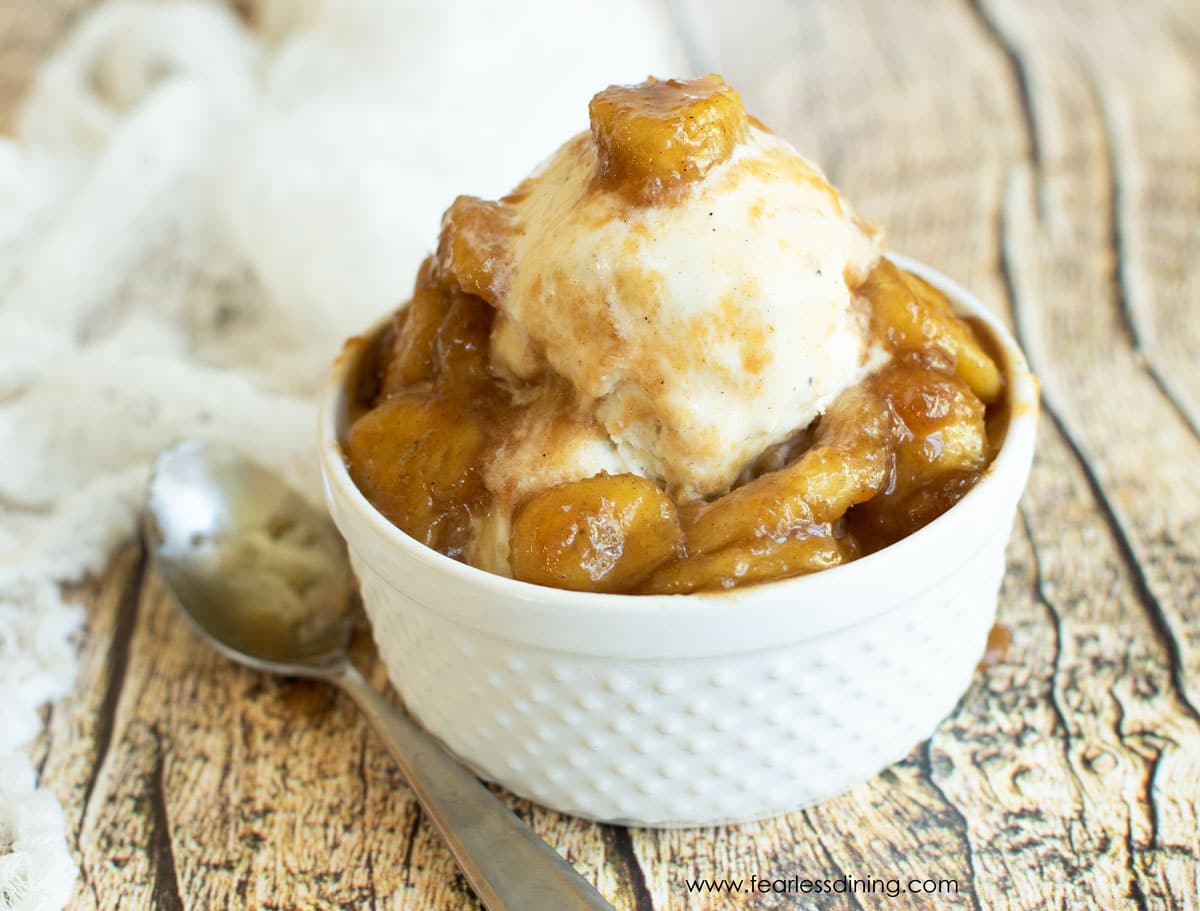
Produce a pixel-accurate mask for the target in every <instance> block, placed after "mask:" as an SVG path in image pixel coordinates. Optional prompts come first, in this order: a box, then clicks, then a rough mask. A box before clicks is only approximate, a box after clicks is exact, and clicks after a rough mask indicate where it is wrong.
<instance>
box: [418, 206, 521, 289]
mask: <svg viewBox="0 0 1200 911" xmlns="http://www.w3.org/2000/svg"><path fill="white" fill-rule="evenodd" d="M514 231H515V228H514V223H513V209H512V207H511V206H509V205H508V204H507V203H506V202H505V201H504V200H500V201H499V202H491V201H488V200H483V199H479V198H477V197H475V196H459V197H458V198H457V199H455V200H454V202H453V203H452V204H451V205H450V208H449V209H447V210H446V214H445V215H443V216H442V234H441V237H439V238H438V248H437V255H436V257H435V260H436V271H437V277H438V279H439V281H440V282H441V283H442V285H443V286H445V287H455V286H457V287H458V288H460V289H461V290H463V291H465V292H466V293H467V294H474V295H475V296H476V297H481V298H483V299H484V300H485V301H487V302H488V303H489V304H492V305H493V306H494V305H495V303H496V301H497V300H498V299H499V297H500V295H501V293H503V290H504V288H505V287H506V285H507V283H508V262H509V258H510V254H509V251H508V241H509V238H510V237H511V236H512V235H513V233H514Z"/></svg>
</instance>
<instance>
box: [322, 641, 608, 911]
mask: <svg viewBox="0 0 1200 911" xmlns="http://www.w3.org/2000/svg"><path fill="white" fill-rule="evenodd" d="M331 676H332V679H333V682H335V683H337V684H338V685H339V686H341V687H342V689H344V690H345V691H346V692H347V693H349V694H350V696H351V697H352V698H353V699H354V701H355V702H356V703H358V706H359V708H361V709H362V711H363V713H364V714H365V715H366V716H367V717H368V718H369V719H370V720H371V724H372V725H374V727H375V730H377V731H378V732H379V733H380V735H382V737H383V739H384V740H385V741H386V742H387V745H388V748H389V749H390V750H391V753H392V755H393V756H394V757H395V758H396V762H398V763H399V764H400V771H401V772H403V774H404V777H405V779H406V780H407V781H408V784H409V786H410V787H411V788H412V790H413V793H414V794H416V796H417V800H418V801H419V802H420V804H421V807H422V808H423V809H424V810H425V812H426V813H427V814H428V815H429V818H430V819H431V820H432V821H433V824H434V826H435V827H436V828H437V830H438V831H439V832H441V834H442V837H443V838H444V839H445V840H446V843H447V844H448V845H449V846H450V850H451V852H453V854H454V856H455V858H456V859H457V860H458V865H459V866H460V867H461V868H462V871H463V874H464V875H465V876H466V878H467V881H468V882H470V884H471V888H472V889H474V890H475V894H476V895H477V896H478V897H479V900H480V901H481V902H482V903H483V906H484V907H485V908H486V909H487V911H613V907H612V905H610V904H609V903H608V902H606V901H605V900H604V898H603V897H601V895H600V893H599V892H597V891H596V890H595V888H593V886H592V885H591V883H589V882H588V881H587V880H586V879H584V878H583V877H582V876H580V875H579V873H578V871H577V870H576V869H575V868H574V867H572V866H571V865H570V864H568V863H567V862H566V861H565V860H563V859H562V858H561V857H560V856H559V855H558V853H557V852H556V851H555V850H554V849H553V848H551V847H550V846H549V845H548V844H546V843H545V842H544V841H542V840H541V838H539V837H538V834H537V833H536V832H534V831H533V829H531V828H530V827H529V826H527V825H525V823H523V822H522V821H521V820H520V819H518V818H517V817H516V816H515V815H514V814H513V813H512V812H511V811H510V810H509V809H508V807H506V806H505V805H504V804H503V803H502V802H501V801H500V799H499V798H497V797H496V796H495V795H494V794H493V793H492V792H491V791H489V790H488V789H487V788H485V787H484V786H483V785H482V784H480V782H479V781H478V780H477V779H476V778H475V776H473V775H472V774H471V773H470V772H468V771H467V770H466V769H465V768H464V767H463V766H462V765H460V764H459V762H458V761H457V760H456V759H454V758H453V757H452V756H451V755H450V754H449V753H447V752H446V750H445V749H444V748H443V747H442V746H441V745H440V744H439V743H438V742H437V741H435V740H434V739H433V737H431V736H430V735H429V734H427V733H426V732H425V731H424V730H422V729H421V728H419V727H418V726H417V725H416V724H415V723H414V722H412V721H411V720H410V719H409V718H408V716H406V715H405V714H404V713H403V712H401V711H399V710H398V709H396V708H395V707H394V706H393V705H392V704H391V703H390V702H388V701H387V700H386V699H384V698H383V696H382V695H380V693H379V692H378V691H377V690H376V689H375V688H374V687H373V686H371V685H370V684H369V683H367V681H366V680H364V679H363V676H362V675H361V674H360V673H359V672H358V670H357V669H356V668H355V667H354V666H353V665H352V664H350V662H348V661H347V662H344V663H343V664H342V665H341V666H340V667H338V669H337V670H336V671H334V672H333V674H332V675H331Z"/></svg>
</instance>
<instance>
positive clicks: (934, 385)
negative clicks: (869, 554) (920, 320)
mask: <svg viewBox="0 0 1200 911" xmlns="http://www.w3.org/2000/svg"><path fill="white" fill-rule="evenodd" d="M872 385H873V387H874V388H875V389H877V390H878V391H879V393H880V394H881V395H883V396H885V397H886V398H887V400H888V401H889V402H890V403H891V406H892V410H893V411H894V413H895V414H896V416H897V417H898V418H899V420H900V427H899V428H898V430H899V433H898V434H897V444H896V453H895V467H894V472H893V475H892V482H891V483H890V484H889V485H888V487H887V489H886V490H885V491H883V492H881V493H880V494H879V495H878V496H876V497H875V498H874V499H872V500H871V501H870V502H867V503H864V504H862V505H861V506H858V507H856V508H855V509H854V510H852V511H851V513H850V522H851V524H852V527H853V528H854V530H855V532H856V533H857V534H858V535H859V536H860V537H861V538H862V539H863V542H864V544H866V545H867V546H868V547H870V548H871V549H876V548H878V547H882V546H885V545H887V544H890V543H892V542H893V541H897V540H899V539H900V538H902V537H904V536H905V535H907V534H909V533H911V532H913V531H915V530H916V529H918V528H920V527H921V526H922V525H925V524H927V523H929V522H930V521H932V520H933V519H935V518H937V517H938V516H939V515H941V514H942V513H943V512H945V511H946V510H947V509H949V508H950V507H951V506H952V505H954V503H956V502H957V501H958V500H959V498H960V497H962V495H963V494H964V493H966V491H967V490H969V489H970V487H971V486H972V484H973V483H974V482H975V480H976V479H977V478H978V475H979V472H980V471H982V470H983V468H984V467H985V466H986V465H987V462H988V438H987V430H986V425H985V421H984V407H983V403H982V402H980V401H979V399H978V398H977V397H976V396H975V395H974V394H973V393H972V392H971V390H970V389H969V388H968V387H967V385H966V384H965V383H964V382H963V381H962V380H960V379H959V378H958V377H957V376H952V375H950V374H947V373H942V372H940V371H938V370H933V369H930V368H928V367H925V366H923V365H921V364H919V363H915V362H903V361H901V362H896V363H893V364H891V365H890V366H889V367H887V368H886V369H885V370H884V371H882V372H881V373H880V374H879V375H878V376H877V377H875V378H874V379H873V381H872Z"/></svg>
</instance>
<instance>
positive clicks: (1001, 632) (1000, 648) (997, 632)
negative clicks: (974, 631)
mask: <svg viewBox="0 0 1200 911" xmlns="http://www.w3.org/2000/svg"><path fill="white" fill-rule="evenodd" d="M1012 641H1013V636H1012V630H1011V629H1009V628H1008V627H1007V626H1005V625H1004V624H1003V623H996V624H994V625H993V626H992V628H991V629H990V630H988V637H987V645H985V646H984V649H983V657H982V658H981V659H979V668H978V669H979V670H981V671H982V670H986V669H987V668H989V667H994V666H995V665H997V664H1000V663H1002V662H1003V661H1004V660H1005V659H1006V658H1007V657H1008V650H1009V648H1011V647H1012Z"/></svg>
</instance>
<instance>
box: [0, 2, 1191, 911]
mask: <svg viewBox="0 0 1200 911" xmlns="http://www.w3.org/2000/svg"><path fill="white" fill-rule="evenodd" d="M83 4H84V0H55V2H47V3H44V4H37V5H26V4H24V3H22V2H21V0H5V2H4V4H3V6H0V11H2V15H3V23H2V25H3V31H2V34H3V36H4V47H5V49H6V53H5V59H4V63H3V72H2V74H0V89H2V90H3V91H4V92H5V100H4V105H5V107H4V108H3V111H2V112H0V117H4V118H7V116H8V112H9V111H11V109H12V97H13V92H14V91H15V87H17V86H19V85H20V83H21V82H22V80H23V79H24V78H25V77H26V74H27V70H28V67H29V66H31V65H32V64H33V62H34V61H36V59H37V58H38V57H39V56H41V55H42V54H43V53H44V52H45V48H46V46H47V44H48V42H49V41H50V40H51V39H52V36H53V34H54V33H55V32H56V31H57V30H58V29H61V28H62V27H63V24H64V23H65V22H66V21H67V20H68V19H69V16H70V14H71V12H72V11H73V10H74V9H75V8H77V7H79V6H81V5H83ZM668 5H669V9H670V12H671V15H672V16H673V17H674V18H675V21H676V24H677V26H678V29H679V32H680V35H681V37H682V39H683V41H684V43H685V44H686V46H687V48H688V51H689V53H690V55H691V57H692V63H693V66H694V68H695V69H696V70H697V71H704V70H709V69H715V70H719V71H721V72H723V73H724V74H725V75H726V76H727V77H728V79H729V81H730V82H732V83H733V84H734V85H735V86H736V87H738V88H739V89H740V90H741V91H742V93H743V95H744V97H745V99H746V101H747V106H748V107H749V108H750V109H751V110H752V111H753V112H754V113H756V114H758V115H759V116H760V117H761V118H762V119H763V120H764V121H766V122H767V123H769V124H772V125H773V126H774V127H776V128H777V129H778V130H779V131H780V132H782V133H783V134H784V135H786V136H788V137H789V138H791V139H792V140H794V141H795V142H796V143H797V145H798V146H799V147H800V148H801V150H803V151H804V152H806V153H807V154H809V155H810V156H811V157H813V158H815V159H817V160H818V161H820V162H822V163H823V164H824V166H825V167H826V168H827V169H828V171H829V173H830V175H831V177H832V178H833V180H834V181H835V182H836V183H837V184H838V185H839V186H840V187H842V188H843V189H844V190H845V191H846V193H847V194H848V195H849V197H850V198H851V199H853V200H854V201H855V202H856V204H857V206H858V208H859V209H860V210H861V211H862V212H863V213H865V214H867V215H869V216H870V217H871V218H873V219H874V220H876V221H878V222H880V223H882V224H884V225H887V226H888V228H889V231H890V236H891V242H892V246H893V247H894V248H896V249H899V250H902V251H904V252H907V253H911V254H913V255H915V256H917V257H919V258H921V259H923V260H926V261H927V262H930V263H933V264H935V265H937V266H938V267H940V268H941V269H943V270H944V271H946V272H947V273H949V274H950V275H953V276H955V277H957V278H959V279H960V280H961V281H963V282H964V283H965V284H967V285H968V286H970V287H971V288H973V289H975V290H976V291H978V292H979V294H980V295H981V296H982V297H984V298H985V299H986V300H988V301H989V302H991V303H992V304H994V306H995V307H996V309H997V311H998V312H1000V313H1002V314H1003V315H1004V316H1005V318H1006V319H1008V321H1009V322H1010V323H1011V324H1012V325H1013V326H1015V327H1016V330H1017V332H1018V334H1019V336H1020V339H1021V341H1022V343H1023V344H1024V346H1025V349H1026V351H1027V352H1028V354H1029V356H1030V359H1031V361H1032V363H1033V365H1034V367H1035V369H1036V371H1037V372H1038V373H1039V374H1040V376H1041V379H1042V382H1043V386H1044V395H1045V398H1044V403H1045V411H1044V414H1045V419H1044V421H1043V422H1042V425H1041V430H1040V434H1039V439H1038V452H1037V459H1036V463H1035V466H1034V471H1033V477H1032V480H1031V482H1030V485H1029V489H1028V492H1027V494H1026V496H1025V499H1024V501H1023V504H1022V507H1021V510H1020V515H1019V516H1018V520H1017V523H1016V527H1015V530H1014V534H1013V538H1012V543H1011V546H1010V549H1009V560H1010V563H1009V572H1008V575H1007V578H1006V580H1005V583H1004V588H1003V593H1002V600H1001V605H1000V619H1001V622H1002V623H1003V624H1004V625H1005V626H1006V627H1007V628H1008V629H1009V630H1011V633H1012V643H1011V646H1010V647H1009V648H1008V650H1007V652H1006V653H1005V654H1004V655H1003V657H1002V658H1001V660H999V661H997V662H996V663H994V664H993V665H992V666H990V667H988V668H987V669H986V670H983V671H981V672H980V673H979V674H978V675H977V676H976V678H975V680H974V682H973V684H972V686H971V688H970V690H969V691H968V692H967V693H966V695H965V696H964V697H963V699H962V702H961V703H960V704H959V706H958V708H957V709H956V710H955V712H954V714H953V715H952V716H951V717H950V718H948V719H947V720H946V721H945V722H944V723H943V724H942V726H941V727H940V728H939V729H938V730H937V732H936V733H935V734H934V735H933V737H932V738H931V739H930V740H929V741H928V742H927V743H922V744H920V745H919V746H917V747H915V748H914V749H913V751H912V753H911V754H910V755H909V756H908V757H907V758H906V759H905V760H904V761H902V762H900V763H897V764H896V765H894V766H893V767H891V768H890V769H888V770H887V771H885V772H884V773H882V774H881V775H879V776H878V777H876V778H875V779H874V780H872V781H870V782H868V783H866V784H864V785H862V786H861V787H859V788H856V789H855V790H853V791H851V792H850V793H848V794H845V795H843V796H842V797H840V798H837V799H835V800H832V801H829V802H827V803H825V804H822V805H820V806H818V807H815V808H812V809H810V810H807V811H804V812H798V813H794V814H792V815H790V816H786V817H782V818H779V819H776V820H774V821H770V822H765V823H761V824H757V825H747V826H740V827H730V828H713V829H703V830H692V831H675V832H665V833H657V832H652V831H639V830H625V829H621V828H614V827H609V826H601V825H594V824H590V823H586V822H581V821H579V820H575V819H571V818H568V817H564V816H560V815H557V814H555V813H552V812H549V811H547V810H543V809H540V808H538V807H535V806H530V805H528V804H525V803H522V802H520V801H515V800H514V801H513V805H514V806H515V807H516V808H517V810H518V812H519V813H521V814H522V816H524V817H525V818H526V819H527V820H529V821H530V822H531V823H532V824H533V826H534V827H535V828H536V829H537V830H538V831H539V832H540V833H541V834H542V835H543V836H544V837H545V838H546V839H547V840H548V841H549V842H550V843H551V844H552V845H554V846H556V847H557V848H558V849H559V850H560V851H561V852H562V853H563V854H564V855H565V856H566V857H567V858H568V859H569V860H571V861H572V862H573V863H575V864H576V865H577V866H578V867H579V869H580V870H581V871H582V872H583V873H584V875H586V876H587V877H588V878H589V879H592V880H594V881H595V882H596V883H597V885H598V886H599V888H600V889H601V891H602V892H604V893H605V895H607V896H608V897H609V898H610V900H611V901H612V902H613V904H614V905H615V907H617V908H618V909H622V911H646V909H651V908H654V909H659V911H667V909H702V908H713V909H716V908H743V907H744V908H764V909H766V908H802V907H803V908H863V909H872V908H884V907H886V908H931V907H937V908H971V909H984V908H996V909H1037V908H1104V909H1116V908H1134V909H1185V908H1186V909H1191V908H1197V907H1200V884H1198V879H1200V872H1198V871H1200V841H1198V839H1200V835H1198V833H1200V819H1198V817H1200V711H1198V707H1200V548H1198V546H1197V542H1198V540H1200V481H1198V476H1200V359H1198V358H1197V352H1200V317H1197V315H1196V312H1195V311H1196V308H1197V307H1198V306H1200V3H1197V2H1195V0H1178V2H1174V3H1170V2H1154V3H1149V2H1147V3H1127V2H1121V0H1095V2H1090V0H1089V2H1085V0H1078V2H1067V0H1011V2H1007V0H1006V2H1001V0H979V2H974V3H973V2H967V0H895V2H885V0H878V2H871V0H844V2H837V3H834V2H824V3H822V2H798V0H748V2H745V3H737V4H733V3H722V2H717V0H671V2H670V3H669V4H668ZM18 24H19V26H20V27H19V28H18ZM582 101H583V100H582V99H581V103H582ZM80 597H81V598H83V600H84V601H85V602H86V604H87V608H88V634H87V637H86V640H85V641H84V642H83V644H82V671H81V673H80V676H79V682H78V686H77V688H76V691H75V693H74V695H72V696H71V697H70V698H68V699H66V700H65V701H64V702H62V703H61V704H59V705H58V706H56V707H55V708H54V709H53V710H52V712H51V714H50V719H49V727H48V731H47V733H46V735H45V736H44V737H43V738H42V739H41V740H40V741H39V742H38V743H37V744H35V747H34V752H35V760H36V761H37V762H38V763H39V764H40V769H41V776H42V780H43V782H44V783H45V784H46V785H48V786H49V787H50V788H51V789H52V790H53V791H54V792H55V793H57V794H58V795H59V796H60V797H61V798H62V800H63V801H64V803H65V807H66V815H67V820H68V827H69V830H70V832H71V834H72V839H73V848H74V850H75V852H76V856H77V858H78V861H79V864H80V867H81V871H82V875H81V877H80V881H79V887H78V890H77V894H76V900H75V902H74V907H77V908H86V909H91V908H105V909H108V908H121V909H125V911H132V909H138V908H161V909H168V911H169V909H177V908H199V909H221V908H244V907H246V908H288V909H290V908H345V909H351V908H353V909H383V908H387V909H392V908H404V909H413V911H451V909H466V908H474V907H476V904H475V902H474V899H473V898H472V896H471V894H470V892H469V891H468V889H467V888H466V886H465V884H464V882H463V880H462V878H461V877H460V876H459V875H458V874H457V873H456V871H455V867H454V864H453V862H452V861H451V859H450V857H449V855H448V853H447V852H446V850H445V849H444V848H443V847H442V845H441V844H440V843H439V841H438V838H437V836H436V835H435V834H434V833H433V832H432V831H431V829H430V828H429V826H428V825H427V823H426V821H425V820H424V819H423V818H422V816H421V813H420V812H419V811H418V809H417V807H416V805H415V804H414V802H413V799H412V797H411V796H410V794H409V792H408V791H407V790H406V788H405V787H404V785H403V784H402V783H401V781H400V778H399V776H398V775H397V773H396V771H395V769H394V768H393V766H392V762H391V760H390V759H389V758H388V756H387V755H386V754H385V753H384V751H383V749H382V747H381V746H380V744H379V742H378V741H377V740H376V738H375V737H374V736H372V734H371V733H370V732H369V731H368V730H367V729H366V727H365V726H364V724H363V722H362V720H361V719H360V718H359V716H358V714H357V713H356V712H355V711H354V709H353V708H352V707H351V706H350V704H349V703H348V702H347V701H346V700H345V699H343V698H341V697H338V696H335V695H334V694H333V693H332V692H331V691H329V690H326V689H322V688H319V687H313V686H309V685H303V684H297V683H287V682H277V681H274V680H269V679H266V678H265V677H262V676H259V675H256V674H253V673H249V672H244V671H241V670H237V669H235V668H234V667H232V666H231V665H230V664H228V663H226V662H225V661H223V660H221V659H220V658H217V657H215V656H214V655H213V654H211V653H210V652H209V651H208V650H207V649H206V648H205V647H204V646H203V645H202V644H201V643H200V642H199V641H198V640H197V639H196V638H195V637H194V636H193V635H192V634H191V633H190V632H189V630H188V629H186V628H185V627H184V626H183V624H182V623H181V622H180V621H179V619H178V618H177V617H176V616H175V615H174V614H173V613H172V610H171V608H170V607H169V606H168V605H167V603H166V602H165V601H164V599H163V592H162V588H161V586H160V584H159V581H158V579H157V578H156V577H155V575H154V573H153V571H152V570H151V569H150V568H148V567H147V565H146V561H145V559H144V557H143V555H142V554H141V553H140V551H139V550H138V548H137V547H136V546H132V545H131V546H130V547H128V548H127V549H126V550H125V551H124V552H123V553H122V554H121V555H120V556H119V557H118V558H117V559H116V560H115V561H114V563H113V564H112V567H111V569H110V570H109V571H108V572H107V573H106V574H105V575H104V577H103V578H101V579H99V580H96V581H95V582H94V584H91V585H89V586H87V587H86V588H85V589H84V590H83V591H82V592H81V594H80ZM374 676H375V679H376V681H378V682H380V683H382V681H383V676H382V673H381V671H380V669H379V668H378V667H375V672H374ZM752 874H757V875H758V876H760V877H768V878H783V877H787V876H793V875H799V876H805V877H811V878H818V879H819V878H825V877H838V876H842V875H847V876H853V877H859V878H865V877H872V878H884V879H889V878H896V879H900V880H905V881H906V880H908V879H910V878H916V879H943V880H954V881H956V882H957V884H958V888H959V892H958V894H957V895H953V894H951V895H946V894H943V895H940V896H938V897H933V898H931V897H925V896H912V895H907V894H902V895H900V896H898V897H896V898H889V897H887V896H885V895H880V894H878V893H876V894H874V895H862V894H859V895H856V896H853V897H849V896H841V895H839V896H829V895H823V896H811V895H810V896H807V897H804V898H803V900H801V898H799V897H795V896H792V897H787V898H781V897H779V896H774V895H771V894H766V895H755V896H746V895H743V896H737V897H729V896H724V895H717V894H694V893H689V892H688V891H687V890H686V888H685V885H684V880H685V878H692V877H697V876H704V877H716V878H723V877H749V876H750V875H752Z"/></svg>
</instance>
